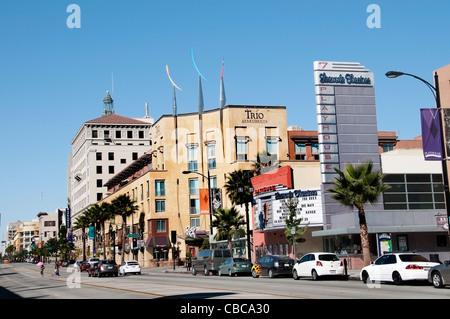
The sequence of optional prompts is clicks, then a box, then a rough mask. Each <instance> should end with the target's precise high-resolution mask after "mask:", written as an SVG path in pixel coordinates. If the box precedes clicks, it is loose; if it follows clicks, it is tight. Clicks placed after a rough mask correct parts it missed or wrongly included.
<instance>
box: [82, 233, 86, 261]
mask: <svg viewBox="0 0 450 319" xmlns="http://www.w3.org/2000/svg"><path fill="white" fill-rule="evenodd" d="M81 236H82V240H83V260H86V231H85V230H84V227H83V229H82V231H81Z"/></svg>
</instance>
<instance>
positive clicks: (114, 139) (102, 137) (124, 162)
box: [67, 92, 153, 238]
mask: <svg viewBox="0 0 450 319" xmlns="http://www.w3.org/2000/svg"><path fill="white" fill-rule="evenodd" d="M103 104H104V109H103V113H102V116H101V117H99V118H96V119H92V120H89V121H87V122H84V123H83V124H82V125H81V127H80V129H79V130H78V132H77V133H76V134H75V137H74V138H73V140H72V142H71V146H72V152H71V153H70V154H69V165H68V172H67V174H68V178H67V181H68V207H69V208H70V212H71V220H72V221H73V222H74V221H75V220H76V218H77V216H78V215H79V214H80V213H82V212H83V211H85V210H86V209H87V208H89V207H90V206H91V205H93V204H95V203H97V202H98V201H100V200H101V199H102V198H103V197H104V196H105V195H106V192H107V188H106V187H105V186H104V185H105V183H106V182H107V181H108V180H109V179H110V178H111V177H112V176H114V175H115V174H117V173H118V172H120V171H121V170H122V169H124V168H125V167H126V166H128V165H129V164H130V163H131V162H133V161H135V160H136V159H138V158H139V157H140V156H141V155H143V154H144V153H145V152H147V151H148V150H149V149H150V148H151V134H150V128H151V126H152V123H153V119H152V118H151V117H150V116H148V109H147V106H146V115H145V117H143V118H142V119H135V118H129V117H125V116H121V115H118V114H115V112H114V105H113V99H112V98H111V95H110V94H109V92H107V93H106V96H105V98H104V99H103ZM73 222H72V225H73ZM80 233H81V232H80ZM76 235H79V234H76ZM76 237H77V236H75V238H76ZM79 238H81V237H79Z"/></svg>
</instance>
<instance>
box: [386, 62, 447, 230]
mask: <svg viewBox="0 0 450 319" xmlns="http://www.w3.org/2000/svg"><path fill="white" fill-rule="evenodd" d="M402 75H407V76H411V77H413V78H415V79H417V80H419V81H421V82H423V83H425V85H426V86H428V88H429V89H430V90H431V92H432V93H433V96H434V99H435V101H436V108H437V109H438V110H439V116H440V122H441V123H440V124H441V148H442V155H443V156H442V157H443V159H442V175H443V183H444V196H445V208H446V211H447V223H448V224H450V193H449V184H448V172H447V154H446V149H445V134H444V128H443V125H442V116H441V98H440V93H439V79H438V74H437V72H434V86H433V85H432V84H431V83H429V82H428V81H425V80H424V79H422V78H420V77H418V76H417V75H414V74H410V73H405V72H400V71H388V72H386V76H387V77H388V78H390V79H395V78H397V77H399V76H402ZM448 234H449V237H450V228H449V229H448Z"/></svg>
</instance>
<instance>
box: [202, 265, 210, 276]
mask: <svg viewBox="0 0 450 319" xmlns="http://www.w3.org/2000/svg"><path fill="white" fill-rule="evenodd" d="M203 273H204V274H205V276H209V270H208V268H206V267H205V268H204V269H203Z"/></svg>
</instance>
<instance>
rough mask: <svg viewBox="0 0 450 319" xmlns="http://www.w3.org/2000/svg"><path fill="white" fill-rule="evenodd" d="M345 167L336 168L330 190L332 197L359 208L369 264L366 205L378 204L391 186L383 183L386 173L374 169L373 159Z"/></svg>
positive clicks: (367, 262) (360, 225) (364, 256)
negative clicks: (343, 169) (332, 186)
mask: <svg viewBox="0 0 450 319" xmlns="http://www.w3.org/2000/svg"><path fill="white" fill-rule="evenodd" d="M345 168H346V169H345V171H341V170H340V169H338V168H336V167H335V168H334V170H335V171H336V173H337V174H338V177H336V178H335V180H334V181H333V182H332V184H333V185H334V186H335V187H334V188H330V189H328V191H329V192H331V193H332V195H331V198H333V199H335V200H337V201H338V202H340V203H341V204H342V205H344V206H347V207H351V208H354V207H356V208H357V209H358V218H359V229H360V236H361V247H362V251H363V259H364V265H369V264H370V262H371V259H370V247H369V233H368V228H367V221H366V212H365V209H364V206H365V204H366V203H370V204H372V205H373V204H376V203H377V202H378V200H379V196H380V194H381V193H383V192H384V191H385V190H387V189H389V188H390V186H389V185H386V184H383V183H382V179H383V177H384V174H382V173H381V172H378V171H373V163H372V161H367V162H365V163H363V164H360V165H351V164H347V165H346V166H345Z"/></svg>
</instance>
